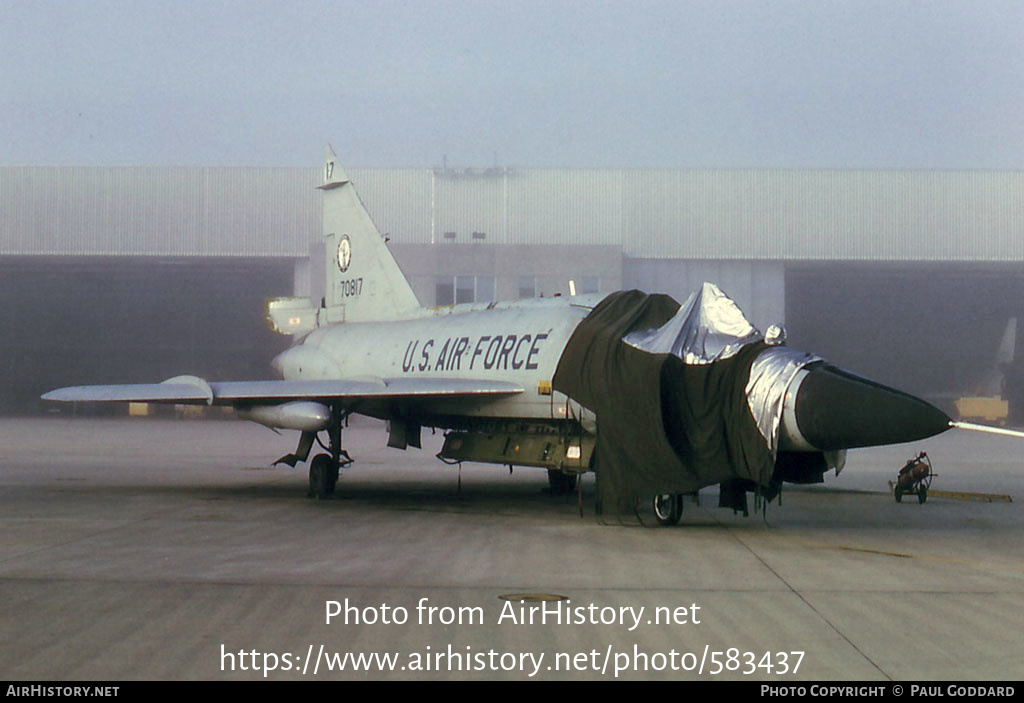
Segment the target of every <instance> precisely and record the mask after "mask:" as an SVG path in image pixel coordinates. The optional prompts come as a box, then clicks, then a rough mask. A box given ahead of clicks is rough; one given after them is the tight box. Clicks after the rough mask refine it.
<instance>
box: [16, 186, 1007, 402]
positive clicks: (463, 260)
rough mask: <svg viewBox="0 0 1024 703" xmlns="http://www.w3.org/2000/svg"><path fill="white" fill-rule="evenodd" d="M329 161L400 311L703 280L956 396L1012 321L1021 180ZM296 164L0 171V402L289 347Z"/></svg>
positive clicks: (796, 341)
mask: <svg viewBox="0 0 1024 703" xmlns="http://www.w3.org/2000/svg"><path fill="white" fill-rule="evenodd" d="M347 171H348V173H349V175H350V176H351V178H352V180H353V182H354V183H355V184H356V187H357V189H358V190H359V193H360V195H361V196H362V198H363V201H364V203H365V204H366V206H367V209H368V210H369V211H370V213H371V215H372V216H373V217H374V219H375V220H376V222H377V225H378V227H379V228H380V230H381V231H382V232H386V233H388V236H389V238H390V246H391V248H392V251H393V252H394V253H395V256H396V258H397V259H398V262H399V264H400V265H401V266H402V268H403V270H404V271H405V273H406V274H407V276H408V277H409V279H410V281H411V283H412V285H413V288H414V290H415V291H416V293H417V295H418V296H419V298H420V301H421V303H423V304H424V305H434V304H448V303H452V302H468V301H483V300H489V299H510V298H520V297H529V296H540V295H545V296H550V295H554V294H567V293H568V282H569V280H573V281H575V284H576V288H577V291H578V292H594V291H601V292H606V291H613V290H617V289H619V288H623V287H631V288H641V289H643V290H647V291H650V292H656V291H657V292H666V293H670V294H672V295H673V296H675V297H676V299H677V300H679V301H680V302H681V301H682V300H684V299H685V297H686V296H687V295H688V294H689V292H690V291H692V290H694V289H695V288H696V287H697V286H698V285H699V284H700V283H701V282H702V281H704V280H710V281H714V282H716V283H718V284H719V285H720V286H721V287H722V288H723V289H724V290H725V291H726V292H727V293H728V294H729V295H731V296H732V297H733V298H734V299H735V300H736V301H737V302H738V303H739V304H740V306H741V307H742V308H743V309H744V311H745V312H746V313H747V314H748V316H749V317H750V318H751V320H752V321H753V322H754V324H756V325H758V326H760V327H761V328H762V329H763V328H764V327H765V326H766V325H768V324H770V323H772V322H785V324H786V326H787V328H788V330H789V338H790V343H791V344H792V345H793V346H798V347H801V348H806V349H809V350H812V351H815V352H816V353H818V354H821V355H822V356H825V357H826V358H828V359H830V360H832V361H835V362H836V363H839V364H841V365H843V366H845V367H847V368H851V369H856V370H858V371H860V372H862V373H865V374H866V375H869V376H872V377H874V378H876V379H877V380H879V381H881V382H883V383H889V384H892V385H896V386H898V387H901V388H904V389H906V390H908V391H911V392H914V393H917V394H920V395H923V396H925V397H937V396H942V395H943V394H950V393H959V392H964V391H970V389H971V387H972V385H973V384H976V383H977V382H978V379H979V377H980V376H981V374H982V368H981V367H982V366H984V365H985V364H991V360H992V359H993V358H994V356H995V350H996V347H997V346H998V344H999V339H1000V337H1001V335H1002V331H1003V329H1004V328H1005V326H1006V323H1007V320H1008V319H1009V318H1010V317H1024V172H990V171H855V170H644V169H568V168H566V169H529V168H486V169H450V168H446V169H429V168H404V169H394V168H350V169H347ZM319 179H320V171H319V169H316V168H272V167H271V168H268V167H256V168H245V167H231V168H219V167H218V168H215V167H61V166H58V167H31V166H20V167H3V168H0V296H2V297H0V301H2V303H0V304H2V306H3V313H2V314H0V389H2V390H3V392H2V393H0V412H6V413H11V412H36V411H41V410H43V409H44V407H45V404H44V403H42V402H41V401H39V400H38V396H39V394H40V393H41V392H43V391H45V390H48V389H51V388H54V387H57V386H63V385H76V384H93V383H115V382H119V383H128V382H142V381H154V380H160V379H162V378H166V377H170V376H174V375H178V374H181V373H192V374H196V375H200V376H204V377H207V378H210V379H217V380H232V379H243V378H249V379H252V378H266V377H269V374H270V369H269V366H268V363H267V362H268V361H269V359H270V358H271V356H272V355H273V354H274V353H276V352H277V351H279V350H280V349H283V348H284V347H286V346H287V345H288V343H289V340H288V339H287V338H284V337H281V336H279V335H275V334H273V333H272V332H270V331H269V330H268V329H267V328H266V326H265V325H264V321H263V301H264V299H265V298H267V297H274V296H281V295H292V294H296V295H307V294H309V293H310V292H311V291H314V292H315V291H316V290H317V286H318V281H317V279H316V275H311V271H314V272H319V271H320V270H321V269H320V265H321V264H319V263H318V261H319V258H318V257H320V256H322V253H321V252H320V246H319V240H320V237H321V232H320V228H321V225H320V222H321V206H320V192H319V191H317V190H316V189H315V186H316V185H317V184H318V182H319ZM311 251H312V252H313V255H312V257H311ZM311 262H312V263H311ZM1022 351H1024V350H1022ZM1022 355H1024V354H1022Z"/></svg>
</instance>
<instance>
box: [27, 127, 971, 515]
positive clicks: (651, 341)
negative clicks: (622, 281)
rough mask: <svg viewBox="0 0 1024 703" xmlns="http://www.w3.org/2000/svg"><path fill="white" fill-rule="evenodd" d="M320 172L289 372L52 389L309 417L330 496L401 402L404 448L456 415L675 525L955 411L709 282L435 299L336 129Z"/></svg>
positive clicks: (519, 457)
mask: <svg viewBox="0 0 1024 703" xmlns="http://www.w3.org/2000/svg"><path fill="white" fill-rule="evenodd" d="M319 188H320V189H321V190H322V191H323V204H324V211H323V235H324V246H325V249H326V252H327V256H326V264H325V271H324V273H325V276H326V279H325V292H326V294H325V295H324V297H323V298H322V299H321V300H320V301H315V302H313V301H310V300H309V299H298V298H283V299H275V300H272V301H270V302H269V303H268V307H267V317H268V321H269V322H270V324H271V325H272V326H273V327H274V328H275V329H277V330H278V331H280V332H282V333H284V334H294V335H296V341H295V343H294V345H293V346H292V347H291V348H289V349H287V350H286V351H284V352H283V353H281V354H280V355H278V356H277V357H276V358H274V359H273V361H272V363H271V365H272V367H273V368H274V370H275V371H276V372H277V374H278V375H279V377H280V378H279V379H277V380H258V381H243V382H208V381H206V380H204V379H202V378H198V377H195V376H177V377H175V378H171V379H168V380H166V381H163V382H162V383H153V384H131V385H108V386H77V387H70V388H62V389H58V390H54V391H51V392H49V393H47V394H45V395H44V396H43V398H44V399H47V400H52V401H111V402H147V403H174V404H206V405H220V406H231V407H233V408H235V410H236V411H237V413H238V415H239V416H240V417H242V418H245V419H249V420H253V421H256V422H259V423H261V424H264V425H267V426H269V427H272V428H280V429H290V430H298V431H299V432H300V433H301V435H300V439H299V442H298V447H297V448H296V449H295V451H294V452H292V453H290V454H287V455H285V456H283V457H281V459H279V460H278V461H279V462H283V463H287V464H289V465H291V466H293V467H294V466H295V465H296V464H298V463H299V462H305V461H307V460H308V459H309V455H310V452H311V449H312V447H313V444H314V442H316V441H320V436H321V433H324V434H326V443H324V442H322V441H320V444H321V446H323V447H324V449H325V452H324V453H320V454H317V455H316V456H314V458H313V459H312V461H311V462H309V491H310V494H311V495H312V496H316V497H318V498H325V497H328V496H330V495H331V494H332V493H334V492H335V488H336V484H337V481H338V476H339V469H340V468H342V467H344V466H346V465H347V464H348V463H350V462H351V459H350V457H349V455H348V454H347V452H346V451H345V450H344V448H343V445H342V428H343V425H344V424H345V420H346V418H347V417H348V416H349V415H350V414H352V413H360V414H364V415H369V416H372V417H376V418H382V419H385V420H387V421H388V422H389V437H388V445H389V446H391V447H397V448H400V449H405V448H407V447H410V446H411V447H419V446H420V433H421V429H422V428H423V427H434V428H441V429H443V430H444V431H445V432H446V435H445V440H444V445H443V448H442V450H441V452H440V454H439V455H438V456H439V457H440V458H442V459H443V460H445V461H449V462H460V461H478V462H491V463H496V464H507V465H510V466H512V465H520V466H536V467H542V468H546V469H548V475H549V478H550V480H551V482H552V487H553V488H556V489H561V490H566V491H568V490H571V489H572V487H573V486H574V485H575V484H576V477H577V476H578V475H579V474H580V473H582V472H585V471H589V470H593V471H595V472H596V474H597V480H598V491H597V508H598V511H600V512H606V513H613V512H630V511H632V510H634V508H635V506H636V504H637V497H638V496H641V495H643V496H645V497H649V498H651V499H652V502H653V506H654V511H655V515H656V516H657V518H658V521H659V522H662V523H664V524H673V523H675V522H677V521H678V520H679V514H680V511H681V509H682V496H683V495H685V494H690V493H694V492H696V491H698V490H699V489H700V488H701V487H703V486H708V485H712V484H715V483H718V484H720V485H721V490H720V504H721V505H723V506H725V507H732V508H733V509H742V510H743V511H744V512H746V495H747V493H748V492H754V493H755V494H756V495H758V496H760V497H762V498H768V499H770V498H771V497H773V496H774V495H776V494H777V493H778V491H779V490H780V488H781V485H782V483H783V482H786V481H791V482H798V483H807V482H819V481H821V480H822V476H823V474H824V473H825V472H826V471H827V470H829V469H832V468H834V469H835V470H836V471H837V472H838V471H839V470H840V469H841V468H842V465H843V461H844V452H845V450H846V449H849V448H854V447H866V446H873V445H881V444H890V443H898V442H908V441H914V440H918V439H922V438H924V437H929V436H931V435H934V434H938V433H940V432H943V431H945V430H946V429H948V428H949V427H950V426H951V421H950V418H949V417H947V416H946V415H945V414H944V413H942V412H941V411H940V410H938V409H936V408H935V407H933V406H931V405H929V404H928V403H926V402H924V401H922V400H919V399H917V398H915V397H913V396H910V395H907V394H905V393H902V392H900V391H897V390H894V389H892V388H888V387H886V386H883V385H880V384H878V383H874V382H873V381H869V380H867V379H864V378H861V377H859V376H856V375H854V374H851V373H849V372H847V371H844V370H842V369H839V368H837V367H835V366H832V365H830V364H828V363H827V362H825V361H824V360H822V359H820V358H819V357H816V356H814V355H812V354H808V353H805V352H802V351H797V350H793V349H790V348H789V347H787V346H786V345H785V343H784V342H785V339H784V333H783V331H782V330H781V329H779V328H775V327H774V326H773V328H770V329H769V330H768V333H767V334H762V333H761V332H759V331H758V330H757V329H755V328H754V327H753V326H752V325H751V324H750V323H749V322H748V321H747V320H746V318H744V316H743V314H742V312H740V310H739V308H738V307H737V306H736V305H735V303H733V301H731V300H730V299H729V298H728V297H727V296H726V295H725V294H724V293H723V292H722V291H721V290H719V289H718V288H717V287H716V286H714V285H713V284H710V283H707V284H705V285H704V286H703V288H702V289H701V290H700V291H697V292H695V293H694V294H693V295H692V296H691V297H690V298H689V299H688V300H687V301H686V302H685V303H684V304H683V305H680V304H679V303H677V302H676V301H675V300H673V299H672V298H670V297H668V296H664V295H647V294H645V293H641V292H639V291H621V292H618V293H612V294H610V295H590V296H565V297H554V298H547V299H532V300H521V301H516V302H500V303H488V304H469V305H454V306H444V307H436V308H424V307H421V306H420V304H419V301H418V300H417V298H416V295H415V294H414V293H413V290H412V288H411V287H410V285H409V283H408V281H407V280H406V279H405V277H404V276H403V274H402V272H401V270H400V269H399V267H398V265H397V263H396V262H395V260H394V258H393V257H392V255H391V253H390V252H389V250H388V247H387V244H386V239H385V238H384V237H383V236H382V235H381V234H380V232H379V231H378V229H377V227H376V226H375V225H374V223H373V221H372V220H371V218H370V216H369V215H368V213H367V212H366V209H365V208H364V207H363V204H362V202H361V201H360V199H359V196H358V195H357V194H356V190H355V187H354V185H353V184H352V182H351V181H350V180H349V178H348V176H347V175H346V173H345V171H344V170H343V169H342V168H341V166H340V165H339V163H338V159H337V156H336V155H335V153H334V151H333V150H332V149H331V148H330V147H329V146H328V148H327V155H326V160H325V164H324V171H323V183H322V185H320V186H319Z"/></svg>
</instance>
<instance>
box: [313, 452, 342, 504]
mask: <svg viewBox="0 0 1024 703" xmlns="http://www.w3.org/2000/svg"><path fill="white" fill-rule="evenodd" d="M337 483H338V466H337V464H335V463H334V460H333V459H331V457H330V455H329V454H317V455H316V457H315V458H314V459H313V461H312V463H310V465H309V497H310V498H316V499H317V500H323V499H324V498H327V497H328V496H330V495H332V494H333V493H334V487H335V486H336V485H337Z"/></svg>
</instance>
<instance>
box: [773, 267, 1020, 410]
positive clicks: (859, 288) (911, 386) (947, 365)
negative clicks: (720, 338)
mask: <svg viewBox="0 0 1024 703" xmlns="http://www.w3.org/2000/svg"><path fill="white" fill-rule="evenodd" d="M1011 317H1016V318H1017V319H1018V330H1020V329H1021V327H1022V326H1024V269H1022V268H1021V267H1020V266H1008V265H995V264H987V265H978V264H955V265H954V264H943V265H899V266H897V265H888V266H887V265H877V264H876V265H872V266H871V267H868V266H862V265H855V264H827V265H825V264H819V265H810V264H807V265H799V266H792V265H790V266H787V270H786V323H787V327H788V331H789V339H790V344H791V345H792V346H794V347H800V348H804V349H808V350H810V351H813V352H815V353H817V354H820V355H821V356H824V357H825V358H827V359H829V360H830V361H833V362H835V363H837V364H840V365H841V366H844V367H846V368H848V369H850V370H853V371H856V372H858V373H861V374H863V375H866V376H869V377H870V378H873V379H875V380H877V381H880V382H881V383H886V384H890V385H893V386H895V387H897V388H900V389H903V390H906V391H909V392H911V393H914V394H917V395H920V396H922V397H924V398H927V399H929V400H932V401H933V402H936V403H937V404H939V405H940V407H943V409H945V410H947V412H948V411H949V410H951V407H949V406H950V405H951V401H952V399H954V398H956V397H959V396H960V395H964V394H967V395H971V394H974V393H975V392H977V390H978V387H979V386H980V385H981V384H982V382H983V380H984V377H985V375H986V373H987V372H989V371H991V370H992V369H993V368H994V366H995V357H996V351H997V349H998V348H999V344H1000V341H1001V339H1002V337H1003V333H1004V331H1005V329H1006V327H1007V322H1008V320H1009V319H1010V318H1011ZM1022 361H1024V345H1022V343H1021V340H1019V339H1018V341H1017V345H1016V358H1015V364H1014V367H1015V368H1016V369H1018V370H1022V365H1021V362H1022ZM1016 373H1018V371H1013V370H1012V369H1011V374H1016Z"/></svg>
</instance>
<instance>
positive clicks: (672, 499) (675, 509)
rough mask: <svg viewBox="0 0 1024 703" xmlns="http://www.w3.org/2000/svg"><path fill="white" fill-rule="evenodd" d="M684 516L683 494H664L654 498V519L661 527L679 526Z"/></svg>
mask: <svg viewBox="0 0 1024 703" xmlns="http://www.w3.org/2000/svg"><path fill="white" fill-rule="evenodd" d="M682 516H683V494H682V493H662V494H661V495H657V496H654V517H655V518H656V519H657V520H658V524H659V525H666V526H672V525H678V524H679V518H681V517H682Z"/></svg>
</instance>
